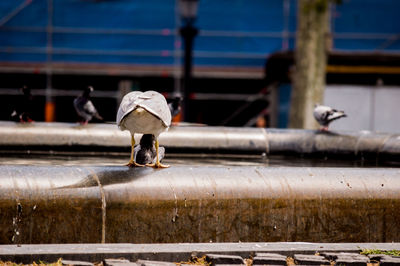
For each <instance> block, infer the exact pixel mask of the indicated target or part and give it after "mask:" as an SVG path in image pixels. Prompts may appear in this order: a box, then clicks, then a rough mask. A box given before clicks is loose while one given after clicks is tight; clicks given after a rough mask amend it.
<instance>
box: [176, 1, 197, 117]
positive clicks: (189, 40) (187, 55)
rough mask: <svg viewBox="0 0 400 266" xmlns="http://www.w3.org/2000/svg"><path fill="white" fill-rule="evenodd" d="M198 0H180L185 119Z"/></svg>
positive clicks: (183, 108) (182, 89) (182, 88)
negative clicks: (183, 49) (183, 50)
mask: <svg viewBox="0 0 400 266" xmlns="http://www.w3.org/2000/svg"><path fill="white" fill-rule="evenodd" d="M197 7H198V0H179V11H180V16H181V19H182V22H183V26H182V27H181V28H180V31H179V32H180V34H181V36H182V38H183V41H184V48H185V52H184V64H183V82H182V87H181V92H182V96H183V102H182V110H183V120H184V119H187V115H188V110H187V109H188V108H187V98H188V97H187V96H188V94H189V93H188V92H189V91H190V86H191V79H192V52H193V39H194V37H196V35H197V33H198V30H197V28H196V27H195V26H194V25H193V24H194V21H195V20H196V16H197Z"/></svg>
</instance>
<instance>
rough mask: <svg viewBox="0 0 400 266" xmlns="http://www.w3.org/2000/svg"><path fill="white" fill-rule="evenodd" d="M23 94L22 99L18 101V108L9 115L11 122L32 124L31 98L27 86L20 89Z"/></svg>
mask: <svg viewBox="0 0 400 266" xmlns="http://www.w3.org/2000/svg"><path fill="white" fill-rule="evenodd" d="M21 91H22V93H23V96H22V98H21V99H20V100H19V101H18V106H17V108H15V109H14V110H13V111H12V113H11V120H13V121H15V122H20V123H26V122H28V123H31V122H34V121H33V119H32V118H31V112H32V109H33V108H32V107H33V96H32V93H31V89H30V88H28V87H27V86H23V87H22V88H21Z"/></svg>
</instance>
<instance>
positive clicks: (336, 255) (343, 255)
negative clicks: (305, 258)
mask: <svg viewBox="0 0 400 266" xmlns="http://www.w3.org/2000/svg"><path fill="white" fill-rule="evenodd" d="M320 255H321V256H324V257H325V258H326V259H328V260H338V259H346V260H349V259H352V260H360V261H363V262H365V263H367V262H369V258H368V257H367V256H365V255H361V254H359V253H349V252H323V253H321V254H320Z"/></svg>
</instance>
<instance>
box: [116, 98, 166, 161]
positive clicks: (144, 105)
mask: <svg viewBox="0 0 400 266" xmlns="http://www.w3.org/2000/svg"><path fill="white" fill-rule="evenodd" d="M117 125H118V127H119V128H120V129H121V130H129V131H130V133H131V159H130V161H129V163H128V164H127V166H129V167H134V166H143V165H142V164H138V163H136V162H135V159H134V146H135V139H134V135H135V133H142V134H152V135H154V138H155V146H156V158H157V159H156V162H155V163H152V164H146V165H147V166H152V167H155V168H165V167H169V165H163V164H161V163H160V160H159V154H158V136H159V135H160V134H161V133H162V132H164V131H166V130H167V129H168V128H169V127H170V125H171V111H170V109H169V107H168V104H167V101H166V100H165V97H164V96H163V95H162V94H160V93H158V92H156V91H146V92H141V91H133V92H130V93H128V94H126V95H125V96H124V98H123V99H122V102H121V104H120V106H119V109H118V113H117Z"/></svg>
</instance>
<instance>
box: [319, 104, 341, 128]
mask: <svg viewBox="0 0 400 266" xmlns="http://www.w3.org/2000/svg"><path fill="white" fill-rule="evenodd" d="M346 116H347V115H346V114H345V113H344V111H338V110H336V109H332V108H331V107H329V106H325V105H319V104H316V105H315V108H314V118H315V120H317V122H318V123H319V124H320V125H321V128H320V130H321V131H328V127H329V124H330V123H331V122H332V121H333V120H336V119H339V118H341V117H346Z"/></svg>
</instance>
